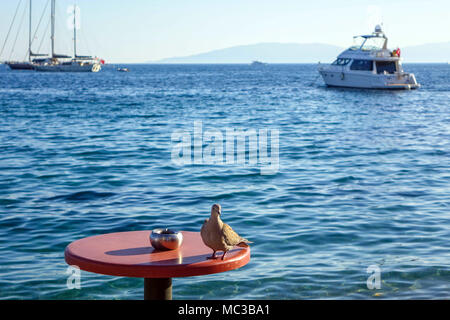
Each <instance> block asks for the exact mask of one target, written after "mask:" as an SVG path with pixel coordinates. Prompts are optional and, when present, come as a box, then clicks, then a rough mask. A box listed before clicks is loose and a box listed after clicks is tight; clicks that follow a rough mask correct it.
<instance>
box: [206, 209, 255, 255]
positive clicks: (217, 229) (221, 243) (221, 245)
mask: <svg viewBox="0 0 450 320" xmlns="http://www.w3.org/2000/svg"><path fill="white" fill-rule="evenodd" d="M221 212H222V207H221V206H220V204H214V205H213V206H212V208H211V217H210V218H209V219H206V220H205V222H204V223H203V226H202V229H201V231H200V235H201V236H202V240H203V243H204V244H205V245H206V246H207V247H209V248H211V249H212V250H213V254H212V256H210V257H208V259H217V257H216V251H223V255H222V260H223V259H224V258H225V254H226V253H227V252H228V251H229V250H231V249H233V247H234V246H238V247H248V243H252V242H251V241H248V240H247V239H245V238H242V237H241V236H240V235H238V234H237V233H236V232H235V231H234V230H233V229H232V228H231V227H230V226H229V225H227V224H226V223H224V222H222V220H221V219H220V214H221Z"/></svg>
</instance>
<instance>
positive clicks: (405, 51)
mask: <svg viewBox="0 0 450 320" xmlns="http://www.w3.org/2000/svg"><path fill="white" fill-rule="evenodd" d="M401 50H402V53H401V54H402V56H403V59H404V62H449V61H450V42H440V43H429V44H422V45H419V46H410V47H405V48H402V49H401Z"/></svg>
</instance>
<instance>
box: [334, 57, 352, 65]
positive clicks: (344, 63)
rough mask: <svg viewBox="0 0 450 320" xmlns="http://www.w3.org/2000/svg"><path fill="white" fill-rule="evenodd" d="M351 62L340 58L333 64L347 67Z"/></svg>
mask: <svg viewBox="0 0 450 320" xmlns="http://www.w3.org/2000/svg"><path fill="white" fill-rule="evenodd" d="M350 60H351V59H347V58H338V59H336V60H335V61H334V62H333V63H332V64H334V65H338V66H345V65H347V64H348V63H349V62H350Z"/></svg>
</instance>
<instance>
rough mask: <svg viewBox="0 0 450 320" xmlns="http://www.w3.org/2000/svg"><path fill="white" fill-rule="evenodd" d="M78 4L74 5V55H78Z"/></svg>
mask: <svg viewBox="0 0 450 320" xmlns="http://www.w3.org/2000/svg"><path fill="white" fill-rule="evenodd" d="M76 16H77V5H76V3H75V4H74V5H73V57H74V58H76V57H77V20H76Z"/></svg>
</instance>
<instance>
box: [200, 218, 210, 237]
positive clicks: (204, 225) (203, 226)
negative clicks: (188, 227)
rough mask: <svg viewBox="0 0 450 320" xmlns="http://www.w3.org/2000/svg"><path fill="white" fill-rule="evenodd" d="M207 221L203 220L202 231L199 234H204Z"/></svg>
mask: <svg viewBox="0 0 450 320" xmlns="http://www.w3.org/2000/svg"><path fill="white" fill-rule="evenodd" d="M208 221H209V219H205V222H203V225H202V229H201V230H200V233H201V234H203V233H204V232H206V225H207V224H208Z"/></svg>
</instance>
